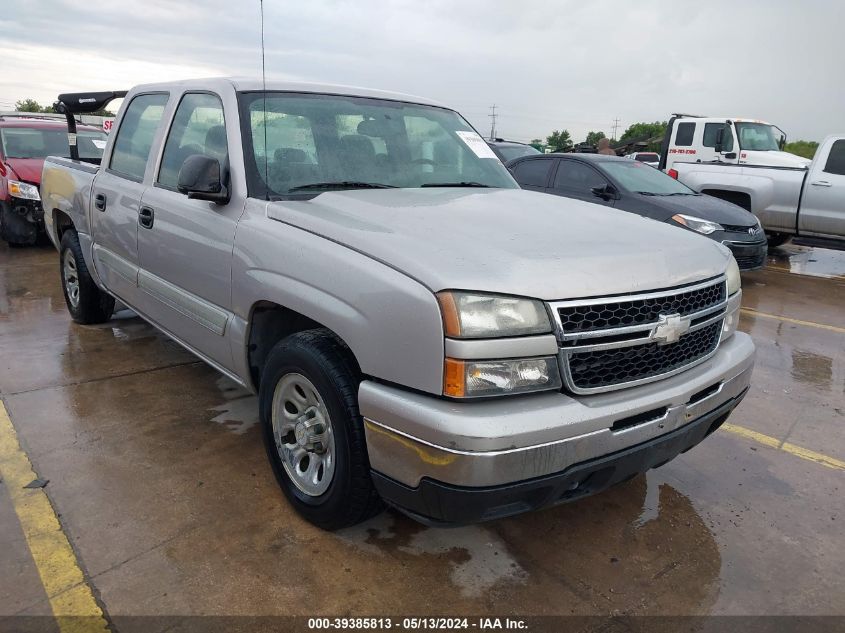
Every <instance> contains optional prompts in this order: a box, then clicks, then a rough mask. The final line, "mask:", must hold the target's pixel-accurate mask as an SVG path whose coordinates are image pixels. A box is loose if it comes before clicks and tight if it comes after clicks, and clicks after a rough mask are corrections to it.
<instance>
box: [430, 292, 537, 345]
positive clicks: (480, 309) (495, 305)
mask: <svg viewBox="0 0 845 633" xmlns="http://www.w3.org/2000/svg"><path fill="white" fill-rule="evenodd" d="M437 300H438V302H439V303H440V311H441V312H442V314H443V327H444V330H445V332H446V336H450V337H452V338H498V337H503V336H524V335H526V334H546V333H548V332H551V331H552V324H551V321H549V315H548V313H547V312H546V307H545V306H544V305H543V303H542V302H541V301H536V300H534V299H522V298H518V297H502V296H497V295H486V294H480V293H473V292H458V291H447V292H440V293H438V294H437Z"/></svg>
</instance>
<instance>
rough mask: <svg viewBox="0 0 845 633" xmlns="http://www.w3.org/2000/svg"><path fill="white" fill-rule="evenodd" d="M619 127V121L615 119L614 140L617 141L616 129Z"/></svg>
mask: <svg viewBox="0 0 845 633" xmlns="http://www.w3.org/2000/svg"><path fill="white" fill-rule="evenodd" d="M618 127H619V119H618V118H617V119H613V140H614V141H615V140H616V128H618Z"/></svg>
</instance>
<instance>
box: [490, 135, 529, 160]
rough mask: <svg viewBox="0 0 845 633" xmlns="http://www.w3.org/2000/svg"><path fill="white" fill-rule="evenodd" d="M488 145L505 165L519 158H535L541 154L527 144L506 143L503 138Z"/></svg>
mask: <svg viewBox="0 0 845 633" xmlns="http://www.w3.org/2000/svg"><path fill="white" fill-rule="evenodd" d="M487 144H488V145H489V146H490V148H491V149H492V150H493V153H494V154H496V156H498V157H499V160H500V161H502V162H503V163H507V162H508V161H510V160H513V159H515V158H519V157H520V156H533V155H534V154H540V153H542V152H540V150H538V149H537V148H536V147H534V146H532V145H528V144H527V143H517V142H516V141H506V140H504V139H501V138H497V139H494V140H492V141H487Z"/></svg>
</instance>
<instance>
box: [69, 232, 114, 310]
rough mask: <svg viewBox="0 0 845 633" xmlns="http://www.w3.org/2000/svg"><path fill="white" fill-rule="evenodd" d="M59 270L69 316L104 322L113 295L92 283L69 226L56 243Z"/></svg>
mask: <svg viewBox="0 0 845 633" xmlns="http://www.w3.org/2000/svg"><path fill="white" fill-rule="evenodd" d="M59 274H60V275H61V278H62V292H63V293H64V295H65V303H66V304H67V309H68V312H70V316H71V317H72V318H73V320H74V321H76V322H77V323H82V324H84V325H89V324H93V323H105V322H106V321H108V320H109V319H110V318H111V315H112V312H114V297H112V296H111V295H109V294H108V293H105V292H103V291H102V290H100V289H99V288H98V287H97V284H95V283H94V280H93V279H92V278H91V274H90V273H89V272H88V266H86V265H85V259H84V258H83V257H82V247H81V246H80V245H79V236H78V235H77V234H76V231H74V230H72V229H69V230H67V231H65V232H64V234H62V241H61V243H60V247H59Z"/></svg>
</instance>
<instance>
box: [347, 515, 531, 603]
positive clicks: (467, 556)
mask: <svg viewBox="0 0 845 633" xmlns="http://www.w3.org/2000/svg"><path fill="white" fill-rule="evenodd" d="M339 536H340V538H341V539H343V540H344V541H346V542H348V543H350V544H352V545H354V546H355V547H357V548H360V549H362V550H364V551H365V552H367V553H368V554H372V555H376V556H386V555H387V554H391V555H393V556H397V555H402V556H407V557H413V558H419V557H423V556H425V557H429V558H434V559H435V560H437V561H442V562H445V563H446V564H448V566H449V572H448V573H449V580H450V581H451V583H452V584H453V585H454V586H455V587H457V589H458V591H460V593H461V595H462V596H463V597H466V598H479V597H481V596H483V595H484V594H485V593H486V592H487V591H488V590H490V589H491V588H492V587H494V586H495V585H500V584H503V583H504V584H510V585H514V584H523V583H524V582H525V580H526V578H527V574H526V573H525V571H524V570H523V569H522V567H521V566H520V565H519V563H517V561H516V559H515V558H514V557H513V556H512V555H511V554H510V552H509V551H508V547H507V544H506V543H504V542H503V541H502V540H501V538H499V537H498V536H497V535H496V534H495V532H492V531H490V530H488V529H487V528H486V527H485V526H483V525H471V526H466V527H458V528H427V527H425V526H423V525H420V524H418V523H416V522H415V521H412V520H411V519H409V518H407V517H405V516H403V515H401V514H399V513H397V512H394V511H388V512H383V513H382V514H380V515H379V516H377V517H375V518H374V519H372V520H371V521H368V522H367V523H365V524H363V525H360V526H356V527H353V528H350V529H348V530H344V531H343V532H341V533H339Z"/></svg>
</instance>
